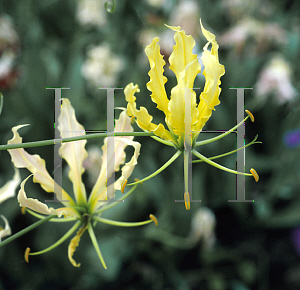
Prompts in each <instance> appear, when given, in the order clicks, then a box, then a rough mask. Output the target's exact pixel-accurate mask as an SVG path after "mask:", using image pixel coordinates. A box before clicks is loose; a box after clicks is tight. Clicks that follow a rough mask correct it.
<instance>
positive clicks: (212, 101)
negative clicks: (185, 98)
mask: <svg viewBox="0 0 300 290" xmlns="http://www.w3.org/2000/svg"><path fill="white" fill-rule="evenodd" d="M200 23H201V22H200ZM201 28H202V32H203V35H204V36H205V37H206V39H207V40H208V41H209V42H208V43H207V44H206V45H205V46H204V48H203V49H204V51H203V54H202V58H201V59H202V61H203V65H204V68H205V69H204V71H203V75H204V76H205V86H204V90H203V92H202V93H201V95H200V103H199V105H198V107H197V108H198V111H199V117H198V118H199V122H198V123H197V124H196V126H195V131H198V132H199V131H201V130H202V128H203V126H204V125H205V123H206V122H207V120H208V119H209V118H210V116H211V114H212V110H215V106H217V105H218V104H220V101H219V95H220V92H221V88H220V87H219V85H220V84H221V81H220V78H221V76H222V75H224V74H225V69H224V66H223V65H221V64H220V63H219V59H218V47H219V46H218V44H217V42H216V40H215V36H214V35H213V34H212V33H210V32H209V31H207V30H205V29H204V28H203V26H202V24H201ZM209 43H211V44H212V49H211V51H209V50H208V49H207V47H208V45H209Z"/></svg>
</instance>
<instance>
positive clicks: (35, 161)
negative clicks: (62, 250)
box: [8, 99, 157, 268]
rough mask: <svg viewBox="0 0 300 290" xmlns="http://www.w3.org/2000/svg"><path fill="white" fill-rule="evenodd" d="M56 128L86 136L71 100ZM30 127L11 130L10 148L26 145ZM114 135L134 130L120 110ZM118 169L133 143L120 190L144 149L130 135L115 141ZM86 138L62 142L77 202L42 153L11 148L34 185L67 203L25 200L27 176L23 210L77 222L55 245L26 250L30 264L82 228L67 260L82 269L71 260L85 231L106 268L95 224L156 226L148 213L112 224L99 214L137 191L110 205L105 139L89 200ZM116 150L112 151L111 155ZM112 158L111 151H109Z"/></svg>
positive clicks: (66, 134)
mask: <svg viewBox="0 0 300 290" xmlns="http://www.w3.org/2000/svg"><path fill="white" fill-rule="evenodd" d="M58 121H59V125H58V129H59V131H60V133H61V137H62V138H66V137H75V136H81V135H85V130H84V127H83V126H82V125H81V124H79V123H78V121H77V120H76V117H75V111H74V109H73V107H72V106H71V103H70V101H69V100H68V99H63V100H62V106H61V114H60V117H59V119H58ZM24 126H26V125H20V126H16V127H13V128H12V132H13V135H14V136H13V138H12V139H11V140H9V141H8V144H17V143H22V138H21V137H20V135H19V133H18V130H19V129H20V128H22V127H24ZM115 130H116V132H132V131H133V128H132V126H131V123H130V118H129V117H128V116H126V113H125V111H122V113H121V114H120V117H119V119H118V120H116V122H115ZM114 140H115V141H114V147H115V148H114V149H115V150H114V153H113V154H115V156H114V160H115V163H114V170H115V171H116V172H117V171H119V170H120V166H121V165H122V164H124V163H125V158H126V154H125V148H126V147H127V146H128V145H130V146H133V147H134V154H133V156H132V158H131V160H130V161H129V162H127V163H125V164H124V165H123V167H122V174H121V176H120V178H118V179H117V180H116V181H115V183H114V190H121V188H122V183H123V182H124V181H125V180H127V179H128V178H129V176H130V175H131V173H132V171H133V169H134V167H135V165H136V164H137V158H138V156H139V151H140V146H141V145H140V143H138V142H135V141H133V137H132V136H126V137H114ZM86 142H87V141H86V140H80V141H73V142H68V143H63V144H62V145H61V147H60V154H61V157H62V158H64V159H65V161H66V162H67V164H68V166H69V179H70V180H71V181H72V183H73V193H74V198H72V197H71V196H70V195H69V194H68V193H67V192H66V191H64V189H63V188H61V187H60V186H59V185H58V184H57V183H56V181H55V180H54V179H53V178H52V177H51V176H50V175H49V173H48V171H47V169H46V166H45V161H44V160H43V159H42V158H41V157H40V156H39V155H30V154H29V153H27V152H26V151H25V150H24V149H22V148H19V149H11V150H8V151H9V153H10V155H11V158H12V162H13V163H14V165H15V166H16V167H17V168H27V169H28V170H29V171H30V172H31V173H32V175H33V181H34V182H36V183H39V184H40V185H41V187H42V188H43V189H44V190H45V191H47V192H54V194H55V195H56V197H57V199H58V200H59V201H60V202H61V203H62V204H63V205H64V206H63V207H60V208H56V209H54V208H52V207H50V208H49V207H48V206H47V205H46V204H45V203H42V202H40V201H39V200H37V199H33V198H27V196H26V193H25V189H24V187H25V183H26V181H27V180H28V178H29V177H30V176H32V175H30V176H28V177H27V178H26V179H25V180H24V181H23V182H22V183H21V189H20V191H19V194H18V201H19V203H20V206H21V207H22V209H26V211H28V212H29V213H31V214H32V215H34V216H35V217H37V218H40V219H44V218H45V217H47V216H48V217H49V216H50V215H51V216H52V219H51V220H50V221H53V222H72V221H76V222H75V224H74V225H73V226H72V227H71V229H70V230H69V231H68V232H67V233H66V234H65V235H64V236H63V237H61V238H60V239H59V240H58V241H57V242H56V243H54V244H53V245H51V246H49V247H48V248H46V249H45V250H42V251H39V252H35V253H30V249H29V248H27V249H26V251H25V259H26V261H27V262H28V255H38V254H42V253H45V252H48V251H50V250H52V249H54V248H55V247H57V246H58V245H60V244H61V243H62V242H64V241H65V240H66V239H67V238H69V237H70V236H71V235H72V234H73V233H74V232H75V231H76V230H77V229H78V228H79V230H78V232H77V234H76V235H75V236H74V237H73V238H72V240H71V242H70V244H69V247H68V257H69V260H70V262H71V263H72V265H73V266H75V267H78V266H80V264H79V263H76V261H75V260H74V258H73V254H74V252H75V250H76V247H77V246H78V244H79V241H80V237H81V236H82V234H83V233H84V232H85V231H86V230H87V231H88V233H89V235H90V238H91V240H92V243H93V245H94V247H95V250H96V252H97V254H98V257H99V259H100V261H101V262H102V264H103V267H104V268H106V264H105V262H104V259H103V257H102V254H101V251H100V248H99V246H98V243H97V239H96V236H95V233H94V226H95V224H96V222H102V223H107V224H112V225H116V226H125V227H130V226H140V225H144V224H148V223H150V222H152V221H154V222H155V223H156V224H157V221H156V218H155V217H154V216H153V215H150V219H149V220H147V221H143V222H136V223H134V222H133V223H131V222H119V221H112V220H108V219H106V218H103V217H101V214H102V213H103V212H104V211H106V210H108V209H110V208H112V207H113V206H115V205H117V204H118V201H121V200H124V198H126V197H127V196H129V194H130V193H131V192H132V191H133V190H134V187H133V188H132V189H131V190H130V191H128V192H127V193H126V194H125V195H123V196H122V197H121V198H120V199H119V200H116V201H112V202H111V201H109V200H108V196H107V178H109V177H110V176H111V175H112V172H107V171H109V169H108V166H107V160H108V159H109V160H112V156H107V154H108V153H109V151H108V150H107V138H105V139H104V145H103V146H102V151H103V155H102V166H101V170H100V173H99V176H98V179H97V181H96V183H95V185H94V187H93V189H92V191H91V193H90V195H89V197H88V198H87V194H86V188H85V185H84V184H83V182H82V174H83V172H84V168H83V161H84V160H85V158H86V157H87V151H86V150H85V144H86ZM112 152H113V151H112ZM110 154H111V153H110Z"/></svg>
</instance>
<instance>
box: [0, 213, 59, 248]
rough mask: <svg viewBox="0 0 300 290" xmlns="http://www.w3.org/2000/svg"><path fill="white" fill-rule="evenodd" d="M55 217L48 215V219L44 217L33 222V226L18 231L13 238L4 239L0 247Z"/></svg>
mask: <svg viewBox="0 0 300 290" xmlns="http://www.w3.org/2000/svg"><path fill="white" fill-rule="evenodd" d="M54 217H56V215H50V216H48V217H45V218H44V219H42V220H40V221H37V222H35V223H34V224H32V225H30V226H29V227H27V228H25V229H23V230H21V231H19V232H18V233H16V234H14V235H13V236H11V237H9V238H7V239H5V240H4V241H3V242H1V243H0V247H2V246H4V245H6V244H8V243H10V242H11V241H13V240H15V239H17V238H19V237H21V236H23V235H24V234H26V233H28V232H30V231H31V230H33V229H35V228H36V227H38V226H40V225H42V224H43V223H45V222H47V221H49V220H51V219H52V218H54Z"/></svg>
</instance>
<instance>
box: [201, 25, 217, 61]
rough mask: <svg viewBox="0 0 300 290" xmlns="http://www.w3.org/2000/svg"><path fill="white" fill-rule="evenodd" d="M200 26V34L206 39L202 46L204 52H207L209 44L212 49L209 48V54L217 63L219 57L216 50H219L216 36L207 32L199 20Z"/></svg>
mask: <svg viewBox="0 0 300 290" xmlns="http://www.w3.org/2000/svg"><path fill="white" fill-rule="evenodd" d="M200 26H201V30H202V34H203V35H204V37H205V38H206V39H207V41H208V43H207V44H206V45H205V46H204V48H203V49H204V50H207V47H208V45H209V44H210V43H211V45H212V47H211V54H212V55H213V56H214V57H215V58H216V59H217V61H218V62H219V55H218V49H219V45H218V43H217V41H216V36H215V35H214V34H212V33H211V32H209V31H208V30H206V29H205V28H204V27H203V25H202V22H201V19H200Z"/></svg>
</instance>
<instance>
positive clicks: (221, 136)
mask: <svg viewBox="0 0 300 290" xmlns="http://www.w3.org/2000/svg"><path fill="white" fill-rule="evenodd" d="M248 118H249V116H247V117H246V118H245V119H244V120H242V121H241V122H239V123H238V124H237V125H236V126H234V127H232V128H231V129H230V130H228V131H227V132H225V133H222V134H221V135H219V136H216V137H214V138H210V139H207V140H203V141H199V142H196V145H195V146H200V145H205V144H208V143H211V142H214V141H217V140H220V139H222V138H224V137H226V136H227V135H228V134H230V133H232V132H233V131H234V130H235V129H236V128H238V127H239V126H241V125H242V124H244V122H245V121H246V120H247V119H248Z"/></svg>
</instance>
